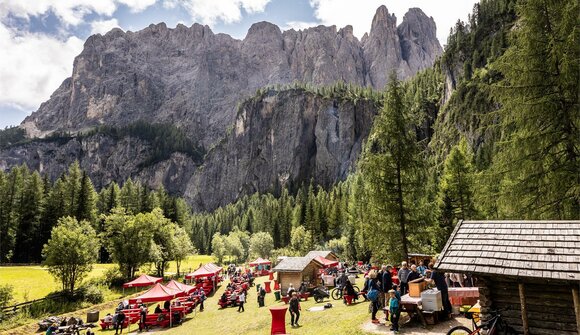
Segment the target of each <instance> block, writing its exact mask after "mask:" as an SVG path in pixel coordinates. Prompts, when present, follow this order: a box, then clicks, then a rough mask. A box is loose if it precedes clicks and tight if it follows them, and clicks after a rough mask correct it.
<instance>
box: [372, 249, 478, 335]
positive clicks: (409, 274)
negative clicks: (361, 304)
mask: <svg viewBox="0 0 580 335" xmlns="http://www.w3.org/2000/svg"><path fill="white" fill-rule="evenodd" d="M459 277H461V280H460V278H459ZM420 281H426V282H427V283H429V284H431V285H433V286H435V287H436V288H437V290H439V291H440V292H441V300H442V304H443V310H444V311H445V314H446V315H448V316H450V314H451V303H450V301H449V292H448V288H449V286H455V285H461V286H463V285H473V283H472V282H471V278H467V277H463V275H460V274H443V273H442V272H439V271H436V270H435V269H433V263H429V260H425V261H424V262H422V263H421V264H420V265H419V266H417V265H416V264H414V263H412V264H411V265H410V266H409V264H408V263H407V262H402V263H401V267H400V268H399V269H396V268H395V267H393V266H392V265H383V266H382V267H381V269H380V270H374V269H371V270H370V271H369V272H368V274H367V278H366V280H365V286H364V288H363V292H366V293H365V297H366V298H367V299H368V300H370V301H371V322H372V323H376V324H378V323H380V321H379V319H378V318H377V313H378V311H379V310H380V309H381V306H384V307H385V308H384V311H385V313H386V317H385V321H389V320H390V322H391V330H392V331H395V332H398V330H399V324H398V323H399V317H400V314H401V297H402V296H404V295H405V294H408V293H409V283H416V282H420ZM455 283H457V284H455ZM460 283H461V284H460Z"/></svg>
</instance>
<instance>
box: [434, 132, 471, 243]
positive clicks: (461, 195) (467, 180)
mask: <svg viewBox="0 0 580 335" xmlns="http://www.w3.org/2000/svg"><path fill="white" fill-rule="evenodd" d="M472 161H473V154H472V153H471V151H470V150H469V148H468V144H467V141H466V140H465V139H461V141H460V142H459V143H458V144H457V145H456V146H454V147H453V149H451V152H450V153H449V155H448V156H447V159H446V160H445V164H444V166H443V175H442V176H441V178H440V180H439V194H438V203H439V220H438V222H436V226H435V229H434V230H433V231H432V233H431V235H432V240H433V248H434V250H442V249H443V247H444V246H445V243H446V242H447V239H448V238H449V235H451V232H452V231H453V228H454V227H455V224H456V223H457V220H459V219H474V218H476V216H477V214H476V210H475V203H474V182H475V181H474V171H473V166H472V164H471V162H472Z"/></svg>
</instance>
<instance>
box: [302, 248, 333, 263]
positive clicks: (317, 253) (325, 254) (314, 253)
mask: <svg viewBox="0 0 580 335" xmlns="http://www.w3.org/2000/svg"><path fill="white" fill-rule="evenodd" d="M318 256H320V257H324V258H326V259H328V260H331V261H338V256H336V254H335V253H334V252H332V251H330V250H313V251H310V252H309V253H307V254H306V256H304V257H307V258H310V259H313V258H316V257H318Z"/></svg>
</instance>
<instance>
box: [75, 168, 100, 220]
mask: <svg viewBox="0 0 580 335" xmlns="http://www.w3.org/2000/svg"><path fill="white" fill-rule="evenodd" d="M75 217H76V218H77V220H78V221H82V220H85V221H88V222H90V223H91V224H93V226H95V225H96V221H97V203H96V192H95V188H94V187H93V183H92V182H91V179H90V178H89V176H88V175H87V173H86V172H84V171H83V172H82V177H81V186H80V189H79V194H78V199H77V208H76V213H75Z"/></svg>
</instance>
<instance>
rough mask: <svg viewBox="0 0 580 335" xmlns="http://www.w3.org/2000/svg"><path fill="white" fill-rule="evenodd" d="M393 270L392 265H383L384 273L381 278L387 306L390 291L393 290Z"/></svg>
mask: <svg viewBox="0 0 580 335" xmlns="http://www.w3.org/2000/svg"><path fill="white" fill-rule="evenodd" d="M391 268H392V266H390V265H383V268H382V270H383V273H382V276H381V278H380V279H381V289H382V290H383V292H384V293H385V294H384V302H385V306H386V302H387V301H388V299H389V293H388V292H389V290H390V289H392V288H393V278H391Z"/></svg>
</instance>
